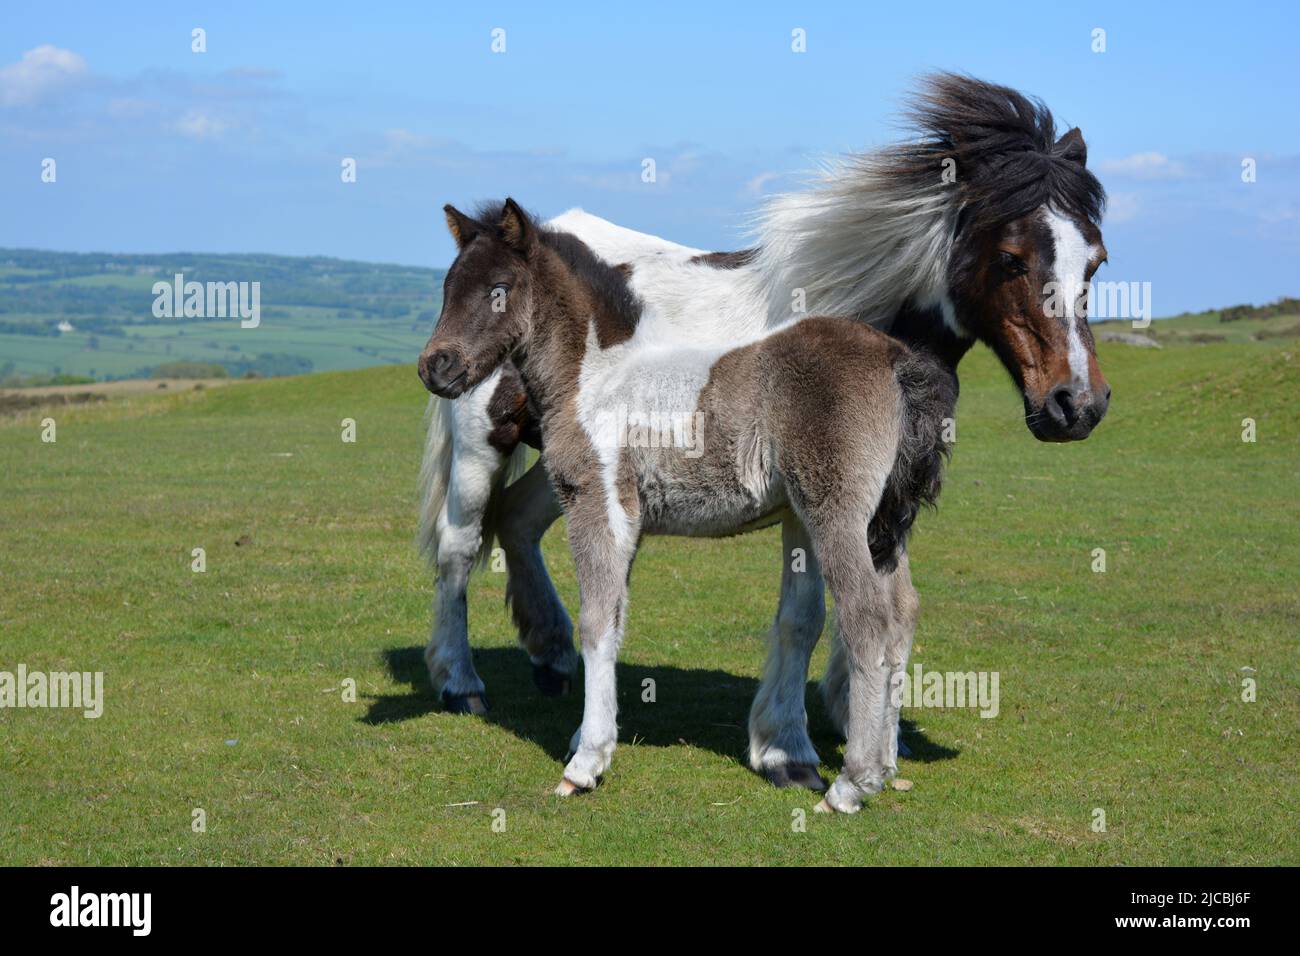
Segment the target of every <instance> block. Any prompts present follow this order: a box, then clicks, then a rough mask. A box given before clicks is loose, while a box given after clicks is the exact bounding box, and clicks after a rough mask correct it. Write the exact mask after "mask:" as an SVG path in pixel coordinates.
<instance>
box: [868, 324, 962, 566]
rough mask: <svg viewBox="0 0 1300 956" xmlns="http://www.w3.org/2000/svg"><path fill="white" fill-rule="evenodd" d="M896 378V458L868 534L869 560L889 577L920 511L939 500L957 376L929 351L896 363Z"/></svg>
mask: <svg viewBox="0 0 1300 956" xmlns="http://www.w3.org/2000/svg"><path fill="white" fill-rule="evenodd" d="M894 377H895V378H896V379H897V380H898V387H899V389H900V390H901V391H902V396H903V408H902V416H901V418H902V422H901V433H900V435H899V440H898V454H897V455H896V456H895V458H894V467H893V470H892V471H890V473H889V478H888V479H886V481H885V491H884V494H883V495H881V498H880V505H879V507H877V508H876V514H875V517H873V518H872V519H871V526H870V528H869V530H868V536H869V539H870V542H871V559H872V561H874V562H875V565H876V569H877V570H878V571H882V572H886V573H888V572H891V571H893V570H894V568H895V567H897V566H898V556H899V553H900V552H901V550H902V548H903V546H904V545H905V544H906V543H907V533H908V531H909V530H910V529H911V527H912V522H914V521H915V520H916V515H917V512H919V511H920V510H921V506H922V505H931V506H933V505H934V503H935V502H936V501H937V500H938V497H939V485H940V482H941V479H942V477H943V463H944V460H945V459H946V458H947V457H948V454H949V452H950V450H951V449H950V448H949V447H948V443H947V442H946V441H944V438H943V433H944V428H945V421H944V420H945V419H951V418H952V416H953V412H954V411H955V409H956V407H957V377H956V375H954V374H953V372H952V370H951V369H949V368H947V367H946V366H944V365H943V364H942V363H940V362H939V360H938V359H936V358H935V357H934V356H933V355H931V354H930V353H929V352H925V351H921V350H906V349H905V350H903V351H902V352H901V353H900V354H899V356H898V358H897V359H895V361H894Z"/></svg>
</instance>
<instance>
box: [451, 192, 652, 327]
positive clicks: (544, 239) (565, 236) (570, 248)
mask: <svg viewBox="0 0 1300 956" xmlns="http://www.w3.org/2000/svg"><path fill="white" fill-rule="evenodd" d="M504 208H505V203H504V202H495V201H493V202H487V203H482V204H480V205H479V207H478V208H477V210H476V218H477V219H478V221H479V222H485V223H487V222H500V221H501V216H502V212H503V210H504ZM527 215H528V219H529V222H530V223H531V224H532V226H533V229H534V230H535V231H536V233H537V238H538V241H540V242H541V243H542V244H543V245H544V246H546V247H547V248H549V249H551V250H552V251H553V252H555V253H556V254H557V255H558V256H559V257H560V260H561V261H562V262H563V263H564V264H565V266H567V267H568V269H569V271H570V272H572V273H573V274H574V276H575V277H576V278H577V279H578V280H579V281H580V282H582V283H583V284H584V285H585V286H586V287H587V288H588V289H589V290H590V291H591V294H592V296H593V297H594V298H595V299H596V302H597V303H598V304H599V305H600V306H601V312H602V313H603V314H602V315H600V316H598V321H597V329H598V332H599V333H600V337H601V344H602V345H603V344H606V341H605V340H606V338H607V336H612V338H613V339H614V340H615V341H621V340H623V339H626V338H629V337H630V336H631V335H632V332H633V331H634V330H635V329H636V325H637V322H638V321H639V320H640V318H641V308H642V305H641V300H640V299H638V298H637V297H636V295H635V294H634V293H633V292H632V287H631V286H630V285H628V281H627V274H626V273H625V272H624V271H623V270H621V269H619V268H618V266H612V265H609V264H608V263H606V262H605V261H604V260H602V259H601V258H600V257H599V256H597V255H596V254H595V253H594V252H592V251H591V248H590V247H589V246H588V245H587V244H586V243H585V242H583V241H582V240H581V239H579V238H578V237H577V236H575V235H573V234H572V233H568V232H561V231H559V230H558V229H551V228H549V227H547V226H544V225H542V224H541V221H540V220H539V219H538V218H537V217H536V216H534V215H533V214H532V213H528V214H527Z"/></svg>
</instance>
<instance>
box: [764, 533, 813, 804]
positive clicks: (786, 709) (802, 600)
mask: <svg viewBox="0 0 1300 956" xmlns="http://www.w3.org/2000/svg"><path fill="white" fill-rule="evenodd" d="M781 548H782V570H781V603H780V605H779V606H778V607H777V611H776V620H775V621H773V622H772V629H771V631H770V632H769V635H768V652H767V663H766V664H765V665H764V667H763V679H762V681H761V682H760V683H759V686H758V693H757V694H756V695H755V697H754V706H753V707H752V708H751V709H750V712H749V765H750V766H751V767H752V768H753V769H754V770H755V771H757V772H758V773H761V774H762V775H763V776H764V777H766V778H767V780H768V781H769V782H770V783H772V784H774V785H776V786H778V787H789V786H800V787H807V788H809V789H810V790H824V789H825V788H826V784H825V783H823V782H822V778H821V775H820V774H819V773H818V772H817V765H818V764H819V763H820V759H819V758H818V756H817V751H816V749H815V748H814V747H813V743H812V739H811V738H810V737H809V736H808V715H807V712H806V710H805V707H804V688H805V685H806V683H807V680H808V659H809V657H810V656H811V655H812V652H813V648H814V647H816V646H817V640H818V638H819V637H820V636H821V632H822V625H823V624H824V623H825V621H826V599H825V585H824V583H823V581H822V575H821V567H820V566H819V565H818V563H817V557H816V555H815V553H814V552H813V546H812V541H811V539H810V538H809V537H808V533H807V532H806V531H805V530H804V526H803V523H802V522H801V521H800V520H799V519H798V518H797V517H796V516H795V515H794V514H793V513H791V514H788V515H787V516H786V517H785V519H784V521H783V522H782V525H781Z"/></svg>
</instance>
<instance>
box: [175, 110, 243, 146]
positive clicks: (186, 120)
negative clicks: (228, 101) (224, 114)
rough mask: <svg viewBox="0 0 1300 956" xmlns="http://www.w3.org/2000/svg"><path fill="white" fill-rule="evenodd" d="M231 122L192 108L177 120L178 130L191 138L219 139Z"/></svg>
mask: <svg viewBox="0 0 1300 956" xmlns="http://www.w3.org/2000/svg"><path fill="white" fill-rule="evenodd" d="M229 128H230V124H229V123H227V122H225V121H224V120H222V119H219V118H217V117H215V116H212V115H211V114H209V113H202V112H200V111H198V110H190V111H189V112H188V113H186V114H185V115H184V116H182V117H181V118H180V119H179V120H177V122H176V131H177V132H178V133H180V134H181V135H182V136H188V137H189V138H190V139H217V138H218V137H219V136H221V134H222V133H224V132H225V131H226V130H227V129H229Z"/></svg>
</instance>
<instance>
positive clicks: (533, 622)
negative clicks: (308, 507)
mask: <svg viewBox="0 0 1300 956" xmlns="http://www.w3.org/2000/svg"><path fill="white" fill-rule="evenodd" d="M911 117H912V119H913V121H914V123H915V126H916V133H917V135H916V138H915V139H914V140H913V141H910V142H906V143H901V144H898V145H894V146H889V147H886V148H883V149H881V150H878V151H875V152H871V153H867V154H863V155H858V156H850V157H848V158H845V159H843V160H841V161H839V162H837V163H835V164H833V165H832V166H830V167H829V168H828V169H827V170H826V171H825V172H824V173H823V174H822V176H821V177H820V179H819V181H818V182H816V183H815V184H814V185H813V186H812V188H810V189H808V190H807V191H804V192H798V193H792V194H788V195H784V196H778V197H774V198H773V199H772V200H770V201H769V202H768V203H767V204H766V206H765V207H764V209H763V210H762V212H761V215H760V218H759V223H758V237H759V242H758V244H757V246H756V247H755V248H754V249H751V250H748V251H745V252H739V253H706V252H703V251H701V250H697V249H690V248H687V247H684V246H679V245H676V244H674V243H671V242H668V241H666V240H662V239H658V238H655V237H651V236H646V235H643V234H640V233H636V232H633V231H632V230H628V229H623V228H621V227H618V226H616V225H614V224H612V223H609V222H606V221H605V220H602V219H599V218H597V217H595V216H590V215H588V214H585V213H582V212H578V211H574V212H569V213H565V214H564V215H562V216H560V217H558V218H557V219H555V220H553V221H552V222H551V223H549V224H548V225H550V226H552V227H554V228H556V229H559V230H561V231H564V232H567V233H570V234H572V235H573V236H575V237H576V238H577V239H579V240H581V241H582V242H583V243H585V244H586V245H587V246H588V247H589V248H590V249H591V250H592V251H593V252H594V253H595V254H596V255H598V256H599V257H600V258H602V259H603V260H604V261H605V262H606V263H608V264H611V265H620V266H623V267H624V271H625V272H627V273H628V284H629V288H630V290H631V293H632V294H633V295H634V296H635V297H636V298H637V299H638V300H639V301H640V302H641V303H642V305H643V308H642V310H641V315H640V319H639V322H638V330H639V332H638V334H639V335H642V336H645V337H647V338H653V339H656V340H657V341H659V342H660V343H662V346H663V348H664V349H666V350H668V351H671V350H673V349H679V348H690V347H692V346H700V345H718V344H722V345H735V344H738V343H741V342H744V341H747V340H751V339H753V338H756V337H757V336H759V335H761V334H762V333H763V332H764V331H765V330H768V329H771V328H774V327H776V326H778V325H780V324H781V323H783V322H785V321H787V320H789V319H790V318H792V317H795V316H797V315H799V314H800V310H801V309H803V310H806V314H810V315H811V314H832V315H843V316H851V317H853V318H856V319H858V320H859V321H862V322H864V323H866V324H869V325H872V326H874V327H876V328H878V329H881V330H883V331H885V332H887V333H889V334H890V335H891V336H893V337H895V338H897V339H899V340H900V341H902V342H904V343H906V344H907V345H908V346H909V347H911V348H913V349H915V350H924V351H927V352H929V353H930V354H932V355H934V356H935V357H937V358H938V359H939V360H940V361H941V362H942V363H944V364H945V365H946V366H947V367H949V368H950V369H954V370H955V369H956V367H957V364H958V362H959V361H960V360H961V358H962V356H964V355H965V354H966V352H967V351H968V350H969V349H970V348H971V346H972V345H973V344H974V343H975V342H976V341H977V340H978V341H982V342H984V343H985V344H987V345H988V346H989V347H991V348H992V349H993V350H994V351H995V353H996V354H997V355H998V357H999V358H1000V359H1001V361H1002V363H1003V365H1004V366H1005V367H1006V369H1007V371H1008V372H1009V373H1010V375H1011V378H1012V380H1013V381H1014V382H1015V384H1016V386H1017V387H1018V388H1019V389H1020V391H1021V394H1022V395H1023V398H1024V407H1025V423H1026V425H1027V426H1028V428H1029V430H1030V431H1031V432H1032V433H1033V434H1034V435H1035V436H1036V437H1037V438H1039V439H1041V440H1044V441H1074V440H1079V439H1083V438H1086V437H1087V436H1088V434H1089V433H1090V432H1091V431H1092V429H1093V427H1095V426H1096V424H1097V423H1098V422H1099V421H1100V420H1101V417H1102V415H1103V414H1104V413H1105V411H1106V406H1107V402H1108V400H1109V397H1110V389H1109V388H1108V387H1107V385H1106V382H1105V380H1104V378H1103V377H1102V374H1101V371H1100V369H1099V368H1098V366H1097V361H1096V355H1095V351H1094V346H1093V339H1092V334H1091V332H1090V330H1089V328H1088V324H1087V317H1086V315H1085V313H1084V303H1085V302H1086V299H1084V298H1082V297H1079V298H1076V297H1075V296H1074V295H1072V294H1070V295H1066V296H1065V297H1064V302H1062V301H1061V295H1060V291H1059V290H1061V289H1066V290H1077V291H1082V289H1083V288H1085V286H1083V285H1081V283H1086V282H1087V281H1088V280H1089V279H1090V278H1091V276H1092V273H1093V272H1094V271H1095V270H1096V268H1097V267H1098V266H1099V265H1100V264H1101V262H1103V261H1104V260H1105V258H1106V255H1105V251H1104V247H1103V245H1102V240H1101V233H1100V231H1099V228H1098V226H1099V222H1100V218H1101V212H1102V208H1103V204H1104V192H1103V190H1102V187H1101V185H1100V183H1098V181H1097V180H1096V178H1095V177H1094V176H1093V175H1092V174H1091V173H1090V172H1089V171H1088V170H1087V168H1086V161H1087V149H1086V146H1085V144H1084V140H1083V136H1082V135H1081V133H1080V132H1079V130H1078V129H1071V130H1070V131H1068V132H1067V133H1065V134H1064V135H1063V136H1061V137H1060V138H1059V139H1058V138H1057V136H1056V132H1055V127H1054V123H1053V120H1052V116H1051V114H1050V112H1049V111H1048V110H1047V108H1046V107H1045V106H1043V105H1042V104H1041V103H1039V102H1037V101H1034V100H1030V99H1027V98H1026V97H1024V96H1023V95H1021V94H1019V93H1017V92H1016V91H1014V90H1011V89H1008V88H1006V87H1001V86H996V85H993V84H989V83H985V82H981V81H979V80H975V79H972V78H969V77H964V76H957V75H952V74H941V75H938V76H935V77H932V78H930V79H929V80H928V81H927V82H926V83H925V85H924V87H923V89H922V91H921V93H920V94H919V95H918V96H917V98H916V101H915V103H914V104H913V109H912V113H911ZM451 225H452V228H453V231H454V230H455V229H457V228H459V226H460V224H459V223H457V222H456V221H455V219H454V218H453V219H452V220H451ZM452 291H453V290H452V289H450V288H448V289H446V290H445V295H450V294H451V293H452ZM596 334H597V336H598V339H602V340H604V339H606V338H607V337H608V336H609V335H610V334H611V333H610V330H608V329H602V328H599V327H598V328H597V329H596ZM456 361H457V358H456V356H454V355H450V354H437V353H434V352H430V351H429V350H427V349H426V351H425V353H424V354H422V355H421V358H420V369H421V375H422V377H423V376H430V375H431V376H437V377H438V378H439V380H441V381H445V380H447V376H448V375H452V376H454V375H458V374H461V373H462V372H465V373H466V374H467V373H468V370H464V369H458V368H456V366H455V363H456ZM539 440H540V436H539V434H538V429H537V421H536V417H535V416H534V415H533V414H532V413H531V412H530V410H529V402H528V398H527V393H526V391H525V390H524V388H523V383H522V380H521V378H520V375H519V372H518V370H517V369H516V368H515V367H514V366H513V365H511V364H510V363H505V364H504V365H502V366H501V367H500V368H499V369H498V370H497V371H496V372H494V373H493V374H491V375H490V376H488V377H487V378H486V379H484V380H483V382H482V383H481V384H479V385H478V386H477V387H476V388H475V389H474V390H472V391H470V392H468V393H466V394H465V395H463V396H462V397H461V398H459V399H458V400H456V401H454V402H452V401H448V400H446V399H441V398H434V399H432V401H431V419H430V422H429V430H428V440H427V442H426V446H425V454H424V466H423V473H422V474H423V482H422V483H423V505H422V521H421V543H422V546H423V547H424V549H425V550H426V552H428V553H429V554H430V555H431V557H432V558H433V560H434V561H435V563H436V565H437V572H438V581H437V596H436V599H435V605H434V613H435V622H434V627H433V634H432V638H431V640H430V643H429V646H428V650H427V652H426V661H427V663H428V665H429V673H430V677H431V679H432V681H433V684H434V687H435V688H436V689H437V690H438V691H439V692H440V694H441V696H442V700H443V702H444V704H445V705H446V706H447V707H448V708H449V709H451V710H455V711H466V712H481V711H482V710H483V709H484V708H485V706H486V701H485V696H484V686H483V682H482V680H481V679H480V678H479V676H478V674H477V673H476V672H475V670H474V666H473V662H472V659H471V655H470V648H469V642H468V630H467V620H466V597H465V595H466V588H467V586H468V580H469V574H470V571H471V569H472V568H473V566H474V564H475V562H476V560H477V559H478V558H479V557H480V556H486V555H487V554H488V553H489V552H490V550H491V548H492V544H493V538H494V536H495V538H496V539H497V540H498V541H499V542H500V545H501V548H502V550H503V552H504V555H505V561H506V568H507V571H508V574H509V581H508V590H507V594H508V596H509V600H510V603H511V606H512V610H513V613H514V618H515V622H516V624H517V625H518V629H519V636H520V640H521V642H522V643H523V645H524V647H525V649H526V650H527V652H528V654H529V657H530V659H531V660H532V663H533V671H534V678H535V681H536V683H537V685H538V687H539V688H540V689H541V690H542V692H543V693H548V694H554V693H560V692H562V691H563V690H565V689H567V686H568V683H569V680H570V678H571V675H572V674H573V673H574V671H575V669H576V666H577V655H576V654H575V652H574V648H573V639H572V627H571V624H570V621H569V617H568V614H567V613H566V612H565V609H564V607H563V605H562V604H561V603H560V601H559V599H558V597H557V595H556V593H555V590H554V588H553V586H552V584H551V581H550V578H549V576H548V575H547V572H546V567H545V565H544V564H543V562H542V557H541V549H540V541H541V537H542V535H543V533H544V532H545V530H546V529H547V528H548V527H549V526H550V525H551V524H552V523H553V522H554V521H555V519H556V518H557V517H559V515H560V514H561V509H560V506H559V504H558V502H557V500H556V498H555V495H554V493H553V492H552V490H551V487H550V484H549V482H548V480H547V477H546V475H545V473H544V471H543V470H542V469H541V468H540V467H534V468H533V469H531V470H530V471H528V472H527V473H526V474H523V475H522V477H520V476H519V475H520V472H521V471H522V468H521V467H520V466H521V464H522V462H523V455H524V453H525V451H526V447H525V446H526V444H533V445H534V446H535V445H537V444H538V443H539ZM797 547H801V548H803V549H804V551H805V553H806V554H808V556H809V561H808V565H807V569H806V571H805V572H803V573H794V572H793V571H792V570H791V567H790V562H789V561H788V560H786V559H785V558H784V557H783V559H782V567H783V573H782V578H781V591H780V604H779V606H778V609H777V613H776V620H775V622H774V623H773V626H772V629H771V633H770V637H769V654H768V659H767V663H766V665H765V667H764V671H763V677H762V681H761V683H760V686H759V691H758V694H757V696H756V698H755V701H754V705H753V708H752V710H751V713H750V720H749V736H750V748H749V757H750V763H751V766H753V767H754V769H755V770H757V771H759V772H761V773H763V774H764V775H765V776H766V777H767V778H768V779H769V780H771V781H772V782H773V783H776V784H778V785H787V784H798V785H804V786H809V787H814V788H819V787H820V786H821V785H822V784H821V778H820V776H819V775H818V773H817V770H816V767H817V765H818V763H819V759H818V756H817V753H816V751H815V749H814V748H813V745H812V741H811V740H810V739H809V737H808V732H807V729H806V716H805V710H804V685H805V681H806V679H807V670H808V660H809V656H810V655H811V653H812V650H813V647H814V646H815V644H816V642H817V640H818V638H819V636H820V634H821V631H822V626H823V624H824V620H825V604H824V591H825V585H824V583H823V579H822V576H821V572H820V567H819V565H818V563H817V561H816V558H815V552H814V551H813V549H812V548H811V546H810V543H809V542H808V540H807V537H806V535H805V533H804V532H803V530H802V529H801V528H800V527H799V525H798V524H797V522H785V523H784V524H783V534H782V555H783V556H784V555H788V554H789V553H790V551H791V550H792V549H793V548H797ZM884 577H885V580H884V582H883V585H882V586H883V587H884V588H885V590H886V592H887V593H888V594H889V595H890V604H891V606H892V607H893V608H894V620H893V622H892V624H891V626H892V627H894V628H896V629H897V630H898V631H899V633H901V634H905V635H906V641H905V643H906V646H907V647H910V641H911V634H912V631H913V630H914V628H915V621H916V614H917V601H916V593H915V591H914V589H913V588H912V583H911V575H910V571H909V567H908V561H907V554H906V552H905V551H904V552H903V553H902V554H901V555H900V556H899V558H898V564H897V568H896V569H895V570H894V572H893V573H892V574H889V575H886V576H884ZM903 656H904V662H905V660H906V653H904V655H903ZM901 672H902V669H901V668H900V670H899V673H901ZM821 686H822V693H823V697H824V699H825V701H826V704H827V708H828V710H829V713H830V715H831V718H832V720H833V721H834V722H835V723H836V725H837V726H838V727H839V728H840V729H841V731H845V730H847V726H848V712H847V694H848V661H847V660H846V657H845V655H844V653H843V648H842V645H841V644H840V643H839V642H838V641H837V642H836V643H835V645H834V646H833V647H832V653H831V658H830V663H829V665H828V667H827V673H826V675H825V677H824V679H823V680H822V685H821Z"/></svg>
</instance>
